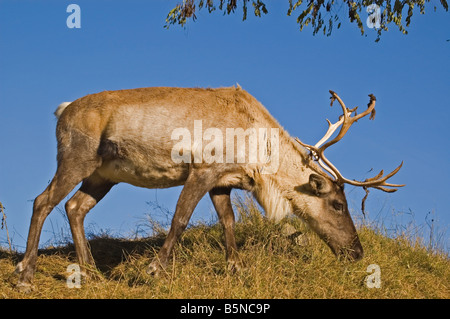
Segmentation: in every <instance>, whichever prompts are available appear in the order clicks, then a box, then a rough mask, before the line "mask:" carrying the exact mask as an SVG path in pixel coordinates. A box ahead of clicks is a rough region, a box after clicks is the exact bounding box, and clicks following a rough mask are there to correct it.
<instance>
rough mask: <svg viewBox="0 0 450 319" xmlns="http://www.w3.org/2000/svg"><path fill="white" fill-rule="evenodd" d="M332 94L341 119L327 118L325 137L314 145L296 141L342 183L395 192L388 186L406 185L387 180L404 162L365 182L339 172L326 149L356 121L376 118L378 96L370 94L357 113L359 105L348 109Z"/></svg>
mask: <svg viewBox="0 0 450 319" xmlns="http://www.w3.org/2000/svg"><path fill="white" fill-rule="evenodd" d="M330 94H331V106H332V105H333V102H334V101H335V100H337V101H338V102H339V104H340V105H341V107H342V111H343V115H342V116H341V117H340V119H339V121H338V122H336V123H334V124H331V122H330V121H329V120H327V122H328V130H327V132H326V133H325V135H324V137H323V138H322V139H321V140H320V141H319V142H317V143H316V145H314V146H312V145H308V144H304V143H303V142H301V141H300V140H299V139H298V138H296V141H297V142H298V143H299V144H300V145H302V146H303V147H305V148H307V149H308V150H309V151H310V152H311V155H312V156H313V158H314V159H315V160H316V161H318V163H319V165H320V166H321V167H322V168H324V169H325V170H326V171H327V172H329V173H330V174H331V175H333V177H334V178H335V180H336V181H337V182H339V183H342V184H343V183H347V184H351V185H354V186H361V187H365V188H367V187H373V188H377V189H380V190H382V191H384V192H395V191H396V190H397V189H396V188H388V187H402V186H405V185H403V184H391V183H387V182H386V181H387V180H388V179H389V178H391V177H392V176H394V175H395V174H397V172H398V171H399V170H400V168H401V167H402V166H403V162H402V163H401V164H400V165H399V166H398V167H397V168H396V169H394V170H393V171H392V172H390V173H389V174H387V175H386V176H383V174H384V172H383V170H381V172H380V173H378V174H377V175H376V176H374V177H371V178H368V179H366V180H365V181H363V182H360V181H356V180H349V179H347V178H345V177H344V176H343V175H342V174H341V173H340V172H339V170H338V169H337V168H336V167H335V166H334V165H333V164H332V163H331V162H330V161H329V160H328V159H327V158H326V157H325V155H324V151H325V150H326V149H327V148H328V147H330V146H331V145H333V144H335V143H337V142H338V141H340V140H341V139H342V137H344V135H345V134H346V133H347V131H348V129H349V128H350V126H351V125H352V124H353V123H354V122H356V121H358V120H359V119H361V118H363V117H365V116H367V115H368V114H370V117H369V119H371V120H373V119H374V118H375V103H376V98H375V96H374V95H373V94H369V97H370V101H369V103H368V105H367V109H366V110H365V111H364V112H362V113H361V114H356V109H357V107H355V108H353V109H348V108H347V107H346V106H345V104H344V102H343V101H342V99H341V98H340V97H339V96H338V95H337V94H336V93H335V92H334V91H331V90H330ZM352 113H355V115H354V116H352ZM339 126H341V129H340V131H339V133H338V134H337V135H336V137H335V138H334V139H332V140H331V141H328V142H327V140H328V139H329V138H330V137H331V136H332V135H333V133H334V132H335V131H336V130H337V128H338V127H339ZM325 142H326V143H325ZM323 143H325V144H323ZM322 144H323V145H322Z"/></svg>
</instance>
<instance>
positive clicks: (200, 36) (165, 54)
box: [0, 0, 450, 250]
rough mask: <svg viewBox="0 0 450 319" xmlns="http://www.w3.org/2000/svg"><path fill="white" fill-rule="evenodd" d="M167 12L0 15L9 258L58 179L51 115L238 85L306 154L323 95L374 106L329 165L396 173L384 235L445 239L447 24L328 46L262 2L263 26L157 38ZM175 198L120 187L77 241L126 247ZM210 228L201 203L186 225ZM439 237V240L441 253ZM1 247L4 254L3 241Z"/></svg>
mask: <svg viewBox="0 0 450 319" xmlns="http://www.w3.org/2000/svg"><path fill="white" fill-rule="evenodd" d="M176 2H177V1H163V0H158V1H153V0H152V1H149V0H145V1H144V0H141V1H137V0H130V1H115V0H111V1H100V0H98V1H92V0H91V1H81V0H79V1H75V0H74V1H61V0H59V1H56V0H53V1H51V0H46V1H41V0H39V1H30V0H23V1H12V0H1V1H0V119H1V125H0V149H1V156H0V201H1V202H2V203H3V205H4V206H5V208H6V214H7V216H8V218H7V225H8V228H9V232H10V235H11V237H12V241H13V245H14V247H15V248H16V249H18V250H23V249H24V248H25V242H26V237H27V234H28V227H29V222H30V218H31V213H32V201H33V199H34V198H35V197H36V196H37V195H38V194H40V193H41V192H42V191H43V190H44V189H45V187H46V186H47V183H48V182H49V181H50V180H51V178H52V177H53V174H54V172H55V169H56V139H55V126H56V120H55V118H54V116H53V112H54V110H55V109H56V107H57V106H58V104H60V103H61V102H63V101H73V100H75V99H77V98H79V97H82V96H84V95H86V94H90V93H96V92H99V91H103V90H115V89H125V88H136V87H149V86H182V87H195V86H198V87H220V86H231V85H234V84H235V83H239V84H240V85H241V86H242V87H243V88H244V89H246V90H247V91H249V92H250V93H251V94H252V95H254V96H255V97H256V98H257V99H258V100H259V101H261V102H262V103H263V104H264V105H265V106H266V108H267V109H268V110H269V111H270V112H271V113H272V114H273V115H274V116H275V118H277V119H278V121H279V122H280V123H281V125H283V127H284V128H285V129H286V130H287V131H288V132H289V133H290V134H291V135H292V136H298V137H299V138H300V139H301V140H302V141H304V142H307V143H311V144H314V143H315V142H316V141H318V139H320V138H321V137H322V135H323V134H324V132H325V131H326V128H327V125H326V122H325V119H326V118H329V119H330V120H331V121H334V120H336V119H337V116H338V115H339V111H340V109H339V108H338V107H337V104H336V105H335V107H333V108H330V107H329V93H328V90H330V89H332V90H334V91H336V92H337V93H338V94H339V95H340V96H341V98H342V99H343V100H344V102H345V103H346V104H347V106H351V107H353V106H355V105H359V106H360V107H365V105H366V104H367V102H368V97H367V95H368V94H370V93H373V94H374V95H375V96H376V97H377V116H376V119H375V121H369V120H368V119H364V120H361V121H359V122H358V123H357V124H356V125H355V126H354V127H352V129H351V130H350V131H349V133H348V134H347V136H345V138H344V139H343V140H342V141H341V142H340V143H338V144H337V145H335V146H333V148H332V149H329V150H328V151H327V154H328V157H329V158H330V159H331V160H332V161H333V162H334V163H335V164H336V165H337V166H338V167H339V168H340V170H341V172H342V173H343V174H344V175H345V176H347V177H349V178H355V179H365V178H367V177H370V176H371V174H374V172H375V171H376V172H378V171H379V170H380V169H385V170H386V171H390V170H392V169H394V168H395V167H396V166H397V165H398V164H399V163H400V162H401V161H402V160H403V161H404V166H403V168H402V169H401V171H400V172H399V173H398V174H397V175H396V176H395V177H394V178H393V179H392V182H398V183H405V184H407V186H406V187H404V188H402V189H400V190H399V191H398V192H397V193H394V194H385V193H383V192H380V191H377V190H373V191H372V192H371V194H370V196H369V199H368V202H367V208H368V211H369V217H370V218H371V219H373V220H378V221H380V220H382V221H383V222H384V223H385V224H386V227H390V223H391V221H393V222H394V223H399V224H402V225H408V223H410V222H411V221H413V220H414V222H415V223H416V224H417V225H419V227H418V229H423V230H427V228H428V226H427V224H426V223H427V222H430V221H431V218H433V219H434V220H435V226H437V228H438V229H439V230H441V231H443V232H444V231H445V230H446V229H448V226H449V225H450V212H449V208H448V204H447V203H446V202H447V198H448V194H449V191H450V187H449V185H448V183H449V181H450V168H449V167H448V164H449V159H450V151H449V148H448V145H449V143H448V140H449V137H450V134H449V133H448V123H449V120H450V109H449V107H450V105H449V102H448V101H449V99H448V92H449V89H450V59H449V57H450V42H448V41H447V39H450V19H449V16H448V13H446V12H445V11H444V10H443V9H442V8H441V7H440V5H439V3H437V2H436V4H437V5H438V9H437V11H436V12H434V11H433V8H432V6H429V7H428V10H427V12H426V14H425V15H419V14H418V12H415V15H414V17H413V19H412V24H411V27H410V28H409V29H408V30H409V34H408V35H407V36H404V35H402V34H401V33H400V32H398V31H397V30H396V28H395V27H394V26H391V27H390V31H389V32H387V33H385V34H384V35H383V36H382V38H381V41H380V42H378V43H375V42H374V39H375V32H374V31H373V32H372V30H369V29H368V32H367V36H361V35H360V32H359V30H358V29H357V27H356V26H354V25H350V24H348V23H343V26H342V28H341V29H339V30H337V29H336V30H335V31H334V33H333V34H332V35H331V37H325V36H323V35H321V34H320V35H316V36H313V35H312V31H311V29H310V28H305V29H304V30H303V32H300V31H298V26H297V24H296V22H295V20H296V17H295V16H294V15H293V16H292V17H287V16H286V12H287V8H288V1H287V0H286V1H270V3H269V1H268V9H269V14H268V15H267V16H264V17H263V18H260V19H258V18H255V17H253V16H250V15H249V19H248V20H247V21H245V22H242V21H241V14H240V13H238V14H237V15H235V16H222V14H220V13H217V12H216V13H214V14H211V15H209V14H207V13H206V12H199V13H197V16H198V20H197V22H195V23H192V22H190V23H188V25H187V27H186V28H185V29H183V28H180V27H177V26H173V27H171V28H170V29H169V30H166V29H164V28H163V26H164V24H165V17H166V15H167V13H168V11H169V10H170V9H171V8H172V7H173V6H174V5H175V4H176ZM71 3H76V4H78V5H79V6H80V8H81V28H80V29H69V28H68V27H67V26H66V19H67V17H68V15H69V13H67V12H66V8H67V6H68V5H69V4H71ZM343 14H344V16H345V12H344V13H343ZM365 19H366V16H364V14H363V21H364V20H365ZM372 168H373V170H374V171H373V172H371V173H367V172H368V171H369V170H370V169H372ZM180 190H181V189H180V188H175V189H169V190H157V191H156V190H147V189H139V188H136V187H133V186H130V185H125V184H124V185H118V186H116V187H115V188H114V189H113V190H112V191H111V192H110V193H109V194H108V195H107V196H106V197H105V199H104V200H103V201H102V202H100V203H99V204H98V205H97V206H96V207H95V208H94V209H93V210H92V211H91V212H90V213H89V214H88V216H87V217H86V221H85V225H86V228H87V230H88V232H89V231H93V232H97V233H98V232H101V231H107V232H109V233H111V234H114V235H124V236H126V235H129V234H131V233H133V232H134V231H135V230H136V229H137V227H138V225H139V224H141V223H142V221H143V219H145V216H146V214H149V213H151V212H152V211H154V210H152V208H151V207H150V206H149V205H148V204H147V203H146V202H148V201H156V200H157V201H158V203H159V204H160V205H162V206H164V207H166V208H167V209H168V210H169V211H173V210H174V207H175V204H176V200H177V197H178V194H179V192H180ZM346 192H347V197H348V200H349V204H350V209H352V210H353V211H354V215H355V216H356V217H358V216H360V215H361V214H360V211H359V207H360V201H361V199H362V197H363V195H364V193H363V191H362V190H360V189H358V188H355V187H352V186H348V187H347V188H346ZM63 204H64V202H63V203H62V204H60V205H59V207H60V208H63ZM430 212H431V213H432V214H431V215H428V216H427V214H428V213H430ZM156 218H163V219H164V218H165V217H161V216H158V214H156ZM214 219H215V213H214V212H213V208H212V204H211V203H210V201H209V198H204V199H203V200H202V201H201V203H200V205H199V206H198V208H197V209H196V211H195V213H194V215H193V220H194V221H195V220H206V221H211V220H214ZM402 227H403V226H402ZM405 227H406V226H405ZM61 229H64V231H67V229H68V228H67V225H66V224H65V221H64V218H63V216H62V214H61V213H60V212H58V211H56V210H55V211H54V212H53V213H52V214H51V215H50V216H49V218H48V220H47V221H46V223H45V225H44V232H43V235H42V237H41V244H45V243H47V244H48V243H49V242H51V240H52V237H53V236H54V234H55V233H58V232H60V230H61ZM449 234H450V230H447V231H446V233H445V235H444V237H443V238H441V239H440V240H441V241H443V242H444V244H445V245H447V246H448V244H449ZM66 235H68V234H66ZM0 244H1V245H2V246H6V245H7V244H6V233H5V231H4V230H0Z"/></svg>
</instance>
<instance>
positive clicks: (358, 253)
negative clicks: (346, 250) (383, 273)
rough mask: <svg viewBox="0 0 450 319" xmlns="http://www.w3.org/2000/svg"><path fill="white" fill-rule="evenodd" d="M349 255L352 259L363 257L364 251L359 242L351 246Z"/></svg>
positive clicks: (356, 259)
mask: <svg viewBox="0 0 450 319" xmlns="http://www.w3.org/2000/svg"><path fill="white" fill-rule="evenodd" d="M350 257H351V259H352V260H353V261H358V260H361V259H362V258H363V257H364V251H363V248H362V246H361V244H359V245H356V246H355V247H353V249H352V251H351V253H350Z"/></svg>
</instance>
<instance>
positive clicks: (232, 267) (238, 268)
mask: <svg viewBox="0 0 450 319" xmlns="http://www.w3.org/2000/svg"><path fill="white" fill-rule="evenodd" d="M244 268H245V267H244V264H243V263H242V261H240V260H228V262H227V269H228V271H230V272H231V273H233V274H236V273H240V272H242V271H243V270H244Z"/></svg>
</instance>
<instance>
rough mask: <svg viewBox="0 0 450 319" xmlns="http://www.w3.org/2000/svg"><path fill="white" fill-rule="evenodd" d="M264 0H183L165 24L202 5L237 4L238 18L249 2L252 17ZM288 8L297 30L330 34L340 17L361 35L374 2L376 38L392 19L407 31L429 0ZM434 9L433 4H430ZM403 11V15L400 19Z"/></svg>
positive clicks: (341, 0)
mask: <svg viewBox="0 0 450 319" xmlns="http://www.w3.org/2000/svg"><path fill="white" fill-rule="evenodd" d="M265 2H267V1H265V0H264V1H263V0H241V1H238V0H218V1H214V0H197V1H196V0H184V1H183V2H181V3H179V4H177V5H176V7H175V8H173V9H172V10H171V11H170V12H169V14H168V15H167V18H166V26H165V27H166V28H169V26H170V25H174V24H178V25H181V26H185V25H186V23H187V20H188V19H192V20H194V21H195V20H196V18H197V17H196V15H195V12H196V11H197V10H201V9H203V8H205V9H207V10H208V12H209V13H211V12H213V11H216V10H219V11H221V12H223V14H228V15H229V14H231V13H235V12H236V11H237V10H238V8H241V9H242V14H243V15H242V20H246V19H247V14H248V11H249V4H250V3H251V6H252V9H251V10H252V11H253V13H254V15H255V16H256V17H261V16H262V14H267V13H268V12H269V11H268V9H267V6H266V4H265ZM288 2H289V3H288V4H289V8H288V10H287V15H288V16H291V15H292V14H294V12H299V15H298V16H297V23H298V25H299V28H300V31H301V30H303V28H304V27H307V26H309V25H311V27H312V29H313V34H314V35H315V34H317V33H318V32H320V31H322V32H323V34H324V35H327V36H330V35H331V33H332V31H333V28H334V27H335V26H337V28H338V29H339V28H340V27H341V24H342V20H343V19H346V18H347V19H348V20H349V21H350V22H351V23H355V24H356V25H357V27H358V28H359V30H360V31H361V34H362V35H364V34H365V32H366V30H365V26H367V25H366V24H365V23H363V21H362V20H361V12H362V11H363V12H367V13H368V14H372V13H373V5H376V6H378V8H379V9H380V11H379V13H380V15H379V18H380V21H379V24H377V27H376V31H377V39H376V41H379V40H380V36H381V34H382V32H383V31H388V25H389V24H391V23H393V24H395V25H396V26H397V27H398V30H399V31H400V32H402V33H403V34H407V33H408V31H407V30H406V29H405V27H409V25H410V24H411V18H412V16H413V14H414V9H415V8H418V10H419V12H420V14H424V13H425V5H426V4H427V3H429V2H430V0H402V1H401V0H338V1H336V0H308V1H303V0H298V1H295V0H288ZM440 3H441V5H442V7H443V8H444V9H445V10H446V11H448V3H447V0H440ZM434 10H436V6H434ZM405 13H406V18H405V19H403V17H404V16H405Z"/></svg>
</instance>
